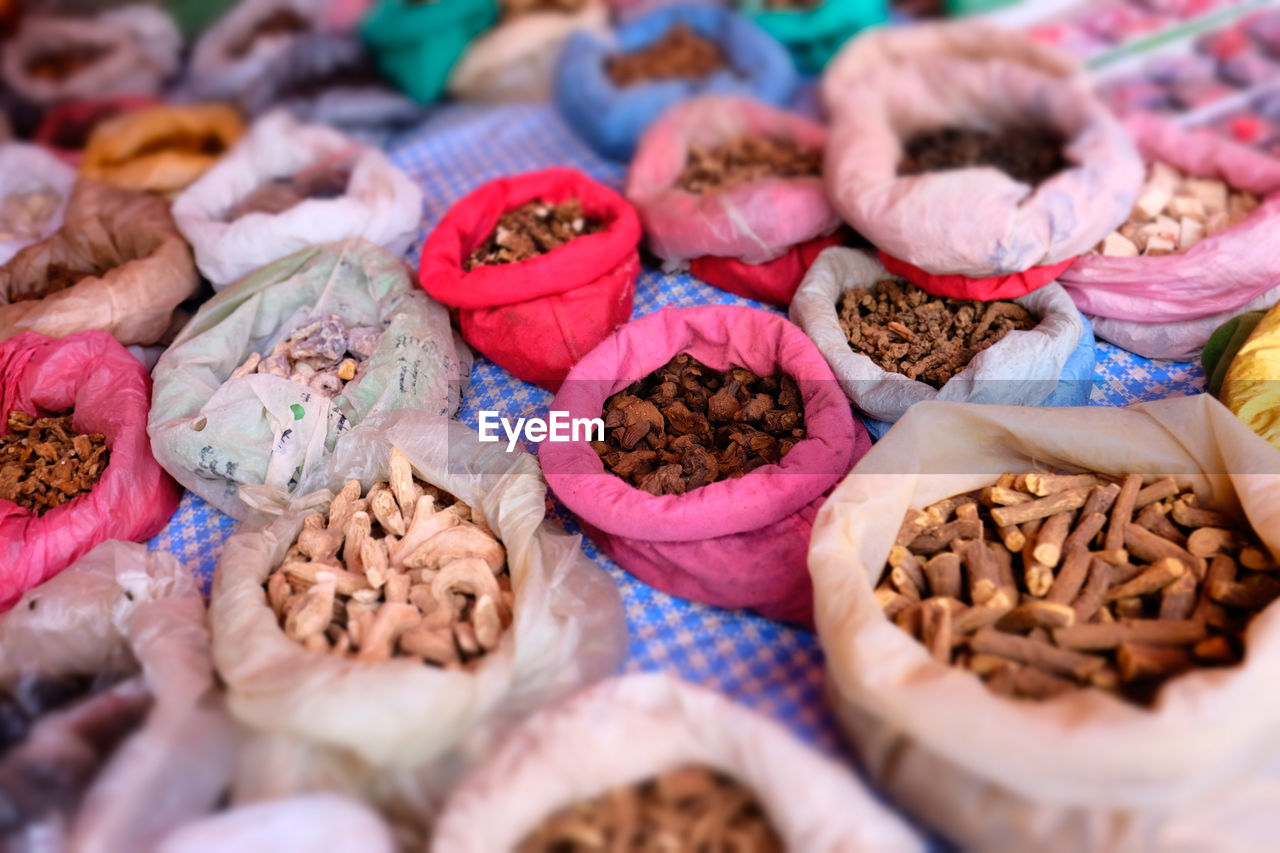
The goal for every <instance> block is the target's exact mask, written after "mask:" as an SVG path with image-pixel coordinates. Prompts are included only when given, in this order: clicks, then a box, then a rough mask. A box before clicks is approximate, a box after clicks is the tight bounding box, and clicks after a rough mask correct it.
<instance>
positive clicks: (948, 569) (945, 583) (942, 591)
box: [924, 551, 961, 598]
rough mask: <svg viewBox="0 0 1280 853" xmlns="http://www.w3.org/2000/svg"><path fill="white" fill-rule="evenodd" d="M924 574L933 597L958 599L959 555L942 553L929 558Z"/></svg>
mask: <svg viewBox="0 0 1280 853" xmlns="http://www.w3.org/2000/svg"><path fill="white" fill-rule="evenodd" d="M924 574H925V577H926V579H927V580H928V586H929V589H930V591H932V593H933V594H934V595H943V596H948V597H950V598H959V597H960V589H961V572H960V555H959V554H956V553H953V552H951V551H944V552H943V553H941V554H935V555H934V556H933V557H930V558H929V562H927V563H925V564H924Z"/></svg>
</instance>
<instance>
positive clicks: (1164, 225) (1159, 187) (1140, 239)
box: [1093, 162, 1261, 258]
mask: <svg viewBox="0 0 1280 853" xmlns="http://www.w3.org/2000/svg"><path fill="white" fill-rule="evenodd" d="M1259 204H1261V202H1260V201H1259V200H1258V197H1257V196H1255V195H1254V194H1253V193H1249V192H1244V191H1240V190H1234V189H1232V188H1231V187H1229V186H1227V185H1226V184H1225V183H1223V182H1222V181H1219V180H1214V179H1212V178H1191V177H1188V176H1187V175H1184V174H1182V173H1181V172H1179V171H1178V170H1177V169H1175V168H1174V167H1172V166H1170V165H1168V164H1167V163H1159V162H1156V163H1152V164H1151V166H1150V168H1149V169H1148V171H1147V182H1146V184H1145V185H1144V186H1143V189H1142V195H1140V196H1138V201H1137V203H1136V204H1135V205H1134V206H1133V212H1132V213H1130V214H1129V221H1128V222H1126V223H1125V224H1124V225H1121V226H1120V227H1119V228H1118V229H1117V230H1115V231H1113V232H1111V233H1110V234H1108V235H1107V236H1106V238H1105V239H1103V241H1102V242H1101V243H1099V244H1098V245H1097V246H1095V247H1094V249H1093V251H1094V253H1095V254H1101V255H1111V256H1114V257H1119V258H1132V257H1137V256H1138V255H1173V254H1177V253H1179V252H1185V251H1186V250H1187V249H1190V248H1191V247H1192V246H1194V245H1195V244H1196V243H1199V242H1200V241H1201V240H1203V239H1204V238H1206V237H1212V236H1213V235H1214V234H1217V233H1218V232H1219V231H1223V230H1225V229H1227V228H1230V227H1231V226H1233V225H1235V224H1237V223H1239V222H1240V221H1241V220H1243V219H1244V218H1245V217H1247V216H1248V215H1249V214H1251V213H1253V212H1254V211H1255V210H1257V208H1258V205H1259Z"/></svg>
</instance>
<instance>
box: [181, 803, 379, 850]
mask: <svg viewBox="0 0 1280 853" xmlns="http://www.w3.org/2000/svg"><path fill="white" fill-rule="evenodd" d="M343 850H359V851H360V853H395V851H396V845H395V839H394V838H393V837H392V835H391V831H390V830H389V829H388V828H387V825H386V824H385V823H384V822H383V821H382V818H380V817H379V816H378V813H377V812H375V811H373V810H372V809H370V808H369V807H368V806H365V805H363V804H361V803H359V802H357V801H355V800H351V799H348V798H346V797H340V796H338V795H336V794H312V795H305V796H300V797H288V798H285V799H281V800H273V801H271V802H266V803H255V804H253V805H250V806H241V807H239V808H235V809H231V810H230V811H226V812H223V813H221V814H217V815H213V816H211V817H207V818H204V819H203V820H199V821H195V822H193V823H189V824H187V825H186V826H184V827H182V828H181V829H179V830H177V831H175V832H173V833H172V834H170V835H168V836H167V837H166V838H165V839H164V840H163V841H162V842H161V843H160V846H159V847H157V848H156V853H282V851H288V853H333V851H343Z"/></svg>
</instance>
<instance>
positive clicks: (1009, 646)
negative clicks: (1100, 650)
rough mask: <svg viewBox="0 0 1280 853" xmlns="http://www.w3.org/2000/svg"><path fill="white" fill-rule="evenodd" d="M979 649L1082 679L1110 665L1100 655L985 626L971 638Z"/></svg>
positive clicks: (975, 647) (973, 647)
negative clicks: (1087, 653)
mask: <svg viewBox="0 0 1280 853" xmlns="http://www.w3.org/2000/svg"><path fill="white" fill-rule="evenodd" d="M969 646H970V648H972V649H973V650H974V651H975V652H980V653H983V654H991V655H997V656H998V657H1002V658H1008V659H1009V660H1013V661H1017V662H1018V663H1025V664H1030V665H1032V666H1038V667H1040V668H1041V669H1045V670H1048V671H1049V672H1052V673H1055V674H1057V675H1068V676H1071V677H1072V678H1075V679H1076V680H1078V681H1081V680H1084V679H1087V678H1088V677H1089V675H1090V674H1091V673H1093V672H1097V671H1098V670H1100V669H1102V668H1103V667H1104V666H1106V661H1105V660H1103V659H1102V658H1100V657H1094V656H1092V655H1085V654H1081V653H1079V652H1073V651H1071V650H1069V649H1060V648H1057V647H1055V646H1051V645H1049V644H1047V643H1037V642H1036V641H1034V640H1030V639H1027V638H1026V637H1019V636H1017V635H1015V634H1006V633H1004V632H1002V631H998V630H996V629H995V628H983V629H982V630H980V631H978V633H976V634H974V635H973V639H972V640H970V642H969Z"/></svg>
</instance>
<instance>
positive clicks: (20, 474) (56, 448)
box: [0, 412, 110, 515]
mask: <svg viewBox="0 0 1280 853" xmlns="http://www.w3.org/2000/svg"><path fill="white" fill-rule="evenodd" d="M109 459H110V451H109V450H107V443H106V439H105V438H104V437H103V435H102V434H101V433H92V434H89V435H80V434H77V433H74V432H72V431H71V413H70V412H68V413H66V414H63V415H54V416H51V417H45V418H32V417H31V416H30V415H27V414H24V413H22V412H10V413H9V432H8V433H7V434H6V435H3V436H0V498H3V499H4V500H7V501H12V502H13V503H16V504H17V505H18V506H20V507H22V508H24V509H29V510H31V511H32V512H34V513H36V514H37V515H43V514H44V513H45V511H46V510H50V509H53V508H54V507H56V506H61V505H62V504H64V503H66V502H67V501H69V500H71V499H73V498H76V497H78V496H80V495H82V494H84V493H85V492H88V491H89V490H90V489H92V488H93V487H94V485H95V484H96V483H97V482H98V480H99V478H101V477H102V472H103V471H105V470H106V468H107V462H108V461H109Z"/></svg>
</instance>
